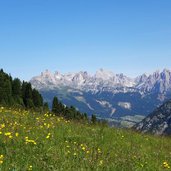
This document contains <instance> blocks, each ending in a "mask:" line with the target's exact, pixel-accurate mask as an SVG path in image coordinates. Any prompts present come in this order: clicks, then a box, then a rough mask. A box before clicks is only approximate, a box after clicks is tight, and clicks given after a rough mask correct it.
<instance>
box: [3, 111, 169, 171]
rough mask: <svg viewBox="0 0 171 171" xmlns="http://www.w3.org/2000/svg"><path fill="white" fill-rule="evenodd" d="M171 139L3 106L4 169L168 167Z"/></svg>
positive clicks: (139, 170)
mask: <svg viewBox="0 0 171 171" xmlns="http://www.w3.org/2000/svg"><path fill="white" fill-rule="evenodd" d="M170 164H171V139H170V138H165V137H153V136H148V135H141V134H138V133H135V132H132V131H130V130H122V129H114V128H108V127H106V126H99V125H91V124H88V123H84V124H83V123H79V122H74V121H67V120H65V119H63V118H59V117H56V116H53V115H52V114H45V115H40V114H38V113H34V112H29V111H20V110H14V109H4V108H1V109H0V170H2V171H6V170H11V171H26V170H35V171H49V170H64V171H68V170H71V171H72V170H73V171H77V170H78V171H82V170H83V171H84V170H99V171H100V170H104V171H108V170H111V171H115V170H116V171H153V170H154V171H160V170H169V169H170Z"/></svg>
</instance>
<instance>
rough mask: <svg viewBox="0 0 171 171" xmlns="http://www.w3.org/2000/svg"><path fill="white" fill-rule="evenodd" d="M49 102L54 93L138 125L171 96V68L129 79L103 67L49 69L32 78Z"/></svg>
mask: <svg viewBox="0 0 171 171" xmlns="http://www.w3.org/2000/svg"><path fill="white" fill-rule="evenodd" d="M30 82H31V84H32V86H33V87H34V88H36V89H37V90H39V91H40V92H41V94H42V95H43V97H44V99H45V100H46V101H47V102H49V103H50V101H51V100H52V98H53V97H54V96H58V98H59V99H60V100H61V101H62V102H63V103H64V104H66V105H73V106H76V107H77V108H78V109H79V110H80V111H82V112H86V113H88V114H89V115H91V114H93V113H95V114H96V115H97V116H98V117H100V118H107V119H109V120H114V121H115V120H120V121H128V122H132V124H135V123H136V122H138V121H140V120H142V118H143V117H145V116H147V115H148V114H149V113H151V112H152V111H153V110H154V109H155V108H156V107H158V106H160V105H161V104H162V103H163V102H165V101H167V100H168V99H170V98H171V70H168V69H164V70H163V71H159V70H158V71H155V72H154V73H152V74H142V75H140V76H138V77H136V78H130V77H128V76H126V75H124V74H114V73H113V72H111V71H106V70H104V69H100V70H98V71H97V72H96V73H95V74H94V75H91V74H89V73H88V72H86V71H84V72H83V71H81V72H78V73H67V74H61V73H60V72H55V73H51V72H50V71H48V70H46V71H44V72H42V73H41V74H40V75H39V76H35V77H33V78H32V79H31V80H30Z"/></svg>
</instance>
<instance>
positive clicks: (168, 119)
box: [134, 100, 171, 135]
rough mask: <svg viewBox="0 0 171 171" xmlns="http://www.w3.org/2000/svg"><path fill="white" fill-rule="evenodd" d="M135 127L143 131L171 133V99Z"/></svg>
mask: <svg viewBox="0 0 171 171" xmlns="http://www.w3.org/2000/svg"><path fill="white" fill-rule="evenodd" d="M134 128H135V129H136V130H138V131H141V132H143V133H151V134H155V135H171V100H169V101H167V102H166V103H164V104H163V105H162V106H160V107H159V108H157V109H156V110H155V111H154V112H152V113H151V114H150V115H149V116H147V117H146V118H145V119H144V120H142V121H141V122H140V123H138V124H137V125H135V126H134Z"/></svg>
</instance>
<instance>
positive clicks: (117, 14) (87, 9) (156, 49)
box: [0, 0, 171, 80]
mask: <svg viewBox="0 0 171 171" xmlns="http://www.w3.org/2000/svg"><path fill="white" fill-rule="evenodd" d="M0 68H3V69H4V70H5V71H6V72H8V73H11V74H12V75H13V76H14V77H19V78H21V79H25V80H29V79H30V78H31V77H32V76H35V75H38V74H39V73H40V72H41V71H43V70H45V69H49V70H51V71H55V70H59V71H61V72H69V71H71V72H72V71H73V72H76V71H80V70H87V71H89V72H91V73H93V72H95V71H96V70H97V69H99V68H104V69H108V70H112V71H114V72H115V73H121V72H123V73H124V74H127V75H129V76H132V77H134V76H136V75H139V74H141V73H143V72H152V71H154V70H156V69H163V68H169V69H171V1H170V0H141V1H138V0H72V1H71V0H49V1H47V0H24V1H23V0H4V1H0Z"/></svg>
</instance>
